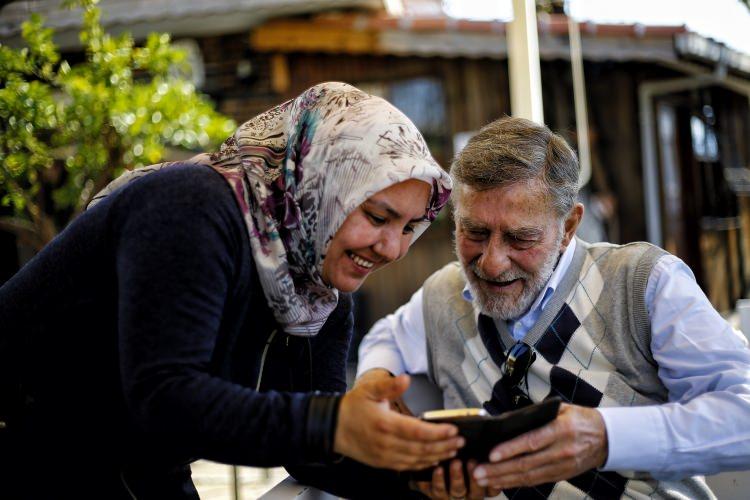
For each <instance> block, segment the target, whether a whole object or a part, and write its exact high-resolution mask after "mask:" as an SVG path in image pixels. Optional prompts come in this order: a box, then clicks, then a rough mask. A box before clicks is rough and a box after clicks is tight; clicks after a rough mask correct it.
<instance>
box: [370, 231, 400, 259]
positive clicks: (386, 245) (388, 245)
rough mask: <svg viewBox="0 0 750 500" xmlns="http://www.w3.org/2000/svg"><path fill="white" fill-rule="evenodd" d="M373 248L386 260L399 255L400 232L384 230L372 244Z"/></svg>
mask: <svg viewBox="0 0 750 500" xmlns="http://www.w3.org/2000/svg"><path fill="white" fill-rule="evenodd" d="M373 250H375V252H376V253H377V254H378V255H379V256H380V257H382V258H383V259H384V260H386V261H387V262H392V261H394V260H398V258H399V257H401V233H400V232H399V231H396V230H385V231H383V233H382V234H381V236H380V239H378V241H377V242H376V243H375V245H374V246H373Z"/></svg>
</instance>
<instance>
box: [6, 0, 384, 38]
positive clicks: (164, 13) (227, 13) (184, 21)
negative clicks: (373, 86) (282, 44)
mask: <svg viewBox="0 0 750 500" xmlns="http://www.w3.org/2000/svg"><path fill="white" fill-rule="evenodd" d="M60 3H61V2H60V0H29V1H19V2H12V3H10V4H8V5H6V6H5V7H3V8H2V10H0V39H4V38H6V39H7V38H12V37H16V36H18V35H19V33H20V31H21V23H22V22H23V21H25V20H26V19H27V18H28V17H29V14H30V13H32V12H39V13H42V14H43V15H44V16H45V18H46V25H47V26H49V27H53V28H55V29H56V30H57V31H58V32H64V31H66V30H75V29H77V28H78V27H79V26H80V25H81V15H80V10H68V9H63V8H61V7H60ZM99 5H100V7H101V9H102V23H103V24H104V25H105V26H108V27H117V26H122V27H125V28H128V29H131V28H134V27H135V28H137V27H138V26H139V25H148V26H149V28H150V29H149V30H148V31H153V30H154V26H156V28H157V30H165V28H169V27H170V26H174V27H175V28H176V30H175V29H166V31H170V32H172V33H173V34H175V35H180V34H185V35H187V34H194V33H208V32H215V33H222V32H223V33H228V32H231V31H240V30H247V29H249V28H251V27H252V26H254V25H257V24H258V23H260V22H263V21H265V20H266V19H269V18H271V17H277V16H290V15H297V14H304V13H310V12H320V11H322V10H331V9H351V8H357V9H361V8H367V9H379V8H382V5H383V4H382V1H381V0H210V1H206V2H194V1H185V0H101V2H100V4H99ZM132 31H134V32H136V31H138V30H137V29H133V30H132ZM175 31H182V32H183V33H180V32H175ZM190 31H192V33H185V32H190Z"/></svg>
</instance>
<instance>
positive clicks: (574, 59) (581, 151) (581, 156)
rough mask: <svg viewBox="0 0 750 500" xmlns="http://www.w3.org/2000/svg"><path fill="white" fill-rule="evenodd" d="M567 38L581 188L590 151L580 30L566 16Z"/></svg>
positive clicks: (588, 173)
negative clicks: (571, 70)
mask: <svg viewBox="0 0 750 500" xmlns="http://www.w3.org/2000/svg"><path fill="white" fill-rule="evenodd" d="M568 36H569V39H570V64H571V67H572V68H573V103H574V104H575V110H576V135H577V136H578V161H579V163H580V165H581V175H580V177H579V181H578V184H579V186H581V187H583V186H585V185H586V184H587V183H588V182H589V179H591V151H590V148H589V118H588V112H587V110H586V81H585V80H584V78H583V54H582V50H581V30H580V28H579V26H578V23H577V22H576V21H575V20H574V19H573V18H572V17H571V16H570V14H568Z"/></svg>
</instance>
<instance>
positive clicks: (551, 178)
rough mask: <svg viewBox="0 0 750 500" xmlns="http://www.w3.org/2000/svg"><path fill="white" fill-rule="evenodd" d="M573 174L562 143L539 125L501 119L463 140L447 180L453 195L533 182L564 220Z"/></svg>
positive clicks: (574, 164) (574, 166) (573, 191)
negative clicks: (465, 189)
mask: <svg viewBox="0 0 750 500" xmlns="http://www.w3.org/2000/svg"><path fill="white" fill-rule="evenodd" d="M578 171H579V165H578V158H577V157H576V154H575V153H574V152H573V150H572V149H571V148H570V146H568V143H567V142H565V139H563V138H562V137H560V136H559V135H557V134H555V133H553V132H552V131H551V130H550V129H549V128H547V127H546V126H544V125H539V124H537V123H534V122H532V121H529V120H525V119H523V118H511V117H507V116H506V117H504V118H500V119H498V120H495V121H494V122H492V123H490V124H489V125H486V126H484V127H483V128H482V129H481V130H480V131H479V132H478V133H477V134H476V135H475V136H474V137H472V138H471V139H470V140H469V142H468V143H467V144H466V147H464V149H463V150H462V151H461V152H460V153H459V154H458V155H456V158H455V159H454V160H453V165H452V166H451V177H453V181H454V183H455V184H456V188H457V190H460V189H461V187H462V186H469V187H471V188H472V189H475V190H477V191H485V190H488V189H493V188H497V187H505V186H510V185H512V184H515V183H517V182H528V183H535V182H539V183H540V185H541V186H542V188H543V189H544V190H545V191H546V193H545V194H546V197H547V201H548V202H549V204H550V207H551V208H553V209H554V210H555V212H556V213H557V215H558V216H560V217H564V216H565V215H567V214H568V213H569V212H570V210H571V209H572V208H573V205H574V204H575V202H576V198H577V196H578ZM459 196H460V195H459Z"/></svg>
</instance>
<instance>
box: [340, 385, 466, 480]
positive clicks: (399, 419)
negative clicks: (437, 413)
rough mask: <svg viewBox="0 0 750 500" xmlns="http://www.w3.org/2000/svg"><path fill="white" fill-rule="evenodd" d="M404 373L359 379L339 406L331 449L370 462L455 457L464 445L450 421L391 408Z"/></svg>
mask: <svg viewBox="0 0 750 500" xmlns="http://www.w3.org/2000/svg"><path fill="white" fill-rule="evenodd" d="M408 387H409V377H408V375H400V376H398V377H391V376H390V375H389V376H387V377H368V378H362V379H360V380H359V381H358V382H357V384H356V385H355V386H354V388H353V389H352V390H351V391H349V392H347V393H346V394H344V397H343V398H342V399H341V406H340V407H339V416H338V424H337V426H336V437H335V441H334V447H333V448H334V451H335V452H336V453H340V454H342V455H346V456H348V457H351V458H353V459H355V460H358V461H360V462H363V463H366V464H368V465H371V466H373V467H380V468H388V469H395V470H418V469H424V468H426V467H430V466H434V465H436V464H437V463H438V462H439V461H440V460H446V459H448V458H451V457H454V456H455V455H456V451H457V450H458V449H459V448H460V447H461V446H463V444H464V440H463V438H462V437H460V436H458V429H457V428H456V426H454V425H451V424H430V423H427V422H422V421H421V420H419V419H416V418H414V417H409V416H406V415H402V414H400V413H397V412H394V411H391V409H390V406H389V405H390V402H392V401H395V400H397V399H399V398H400V397H401V395H402V394H403V393H404V392H405V391H406V389H407V388H408Z"/></svg>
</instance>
